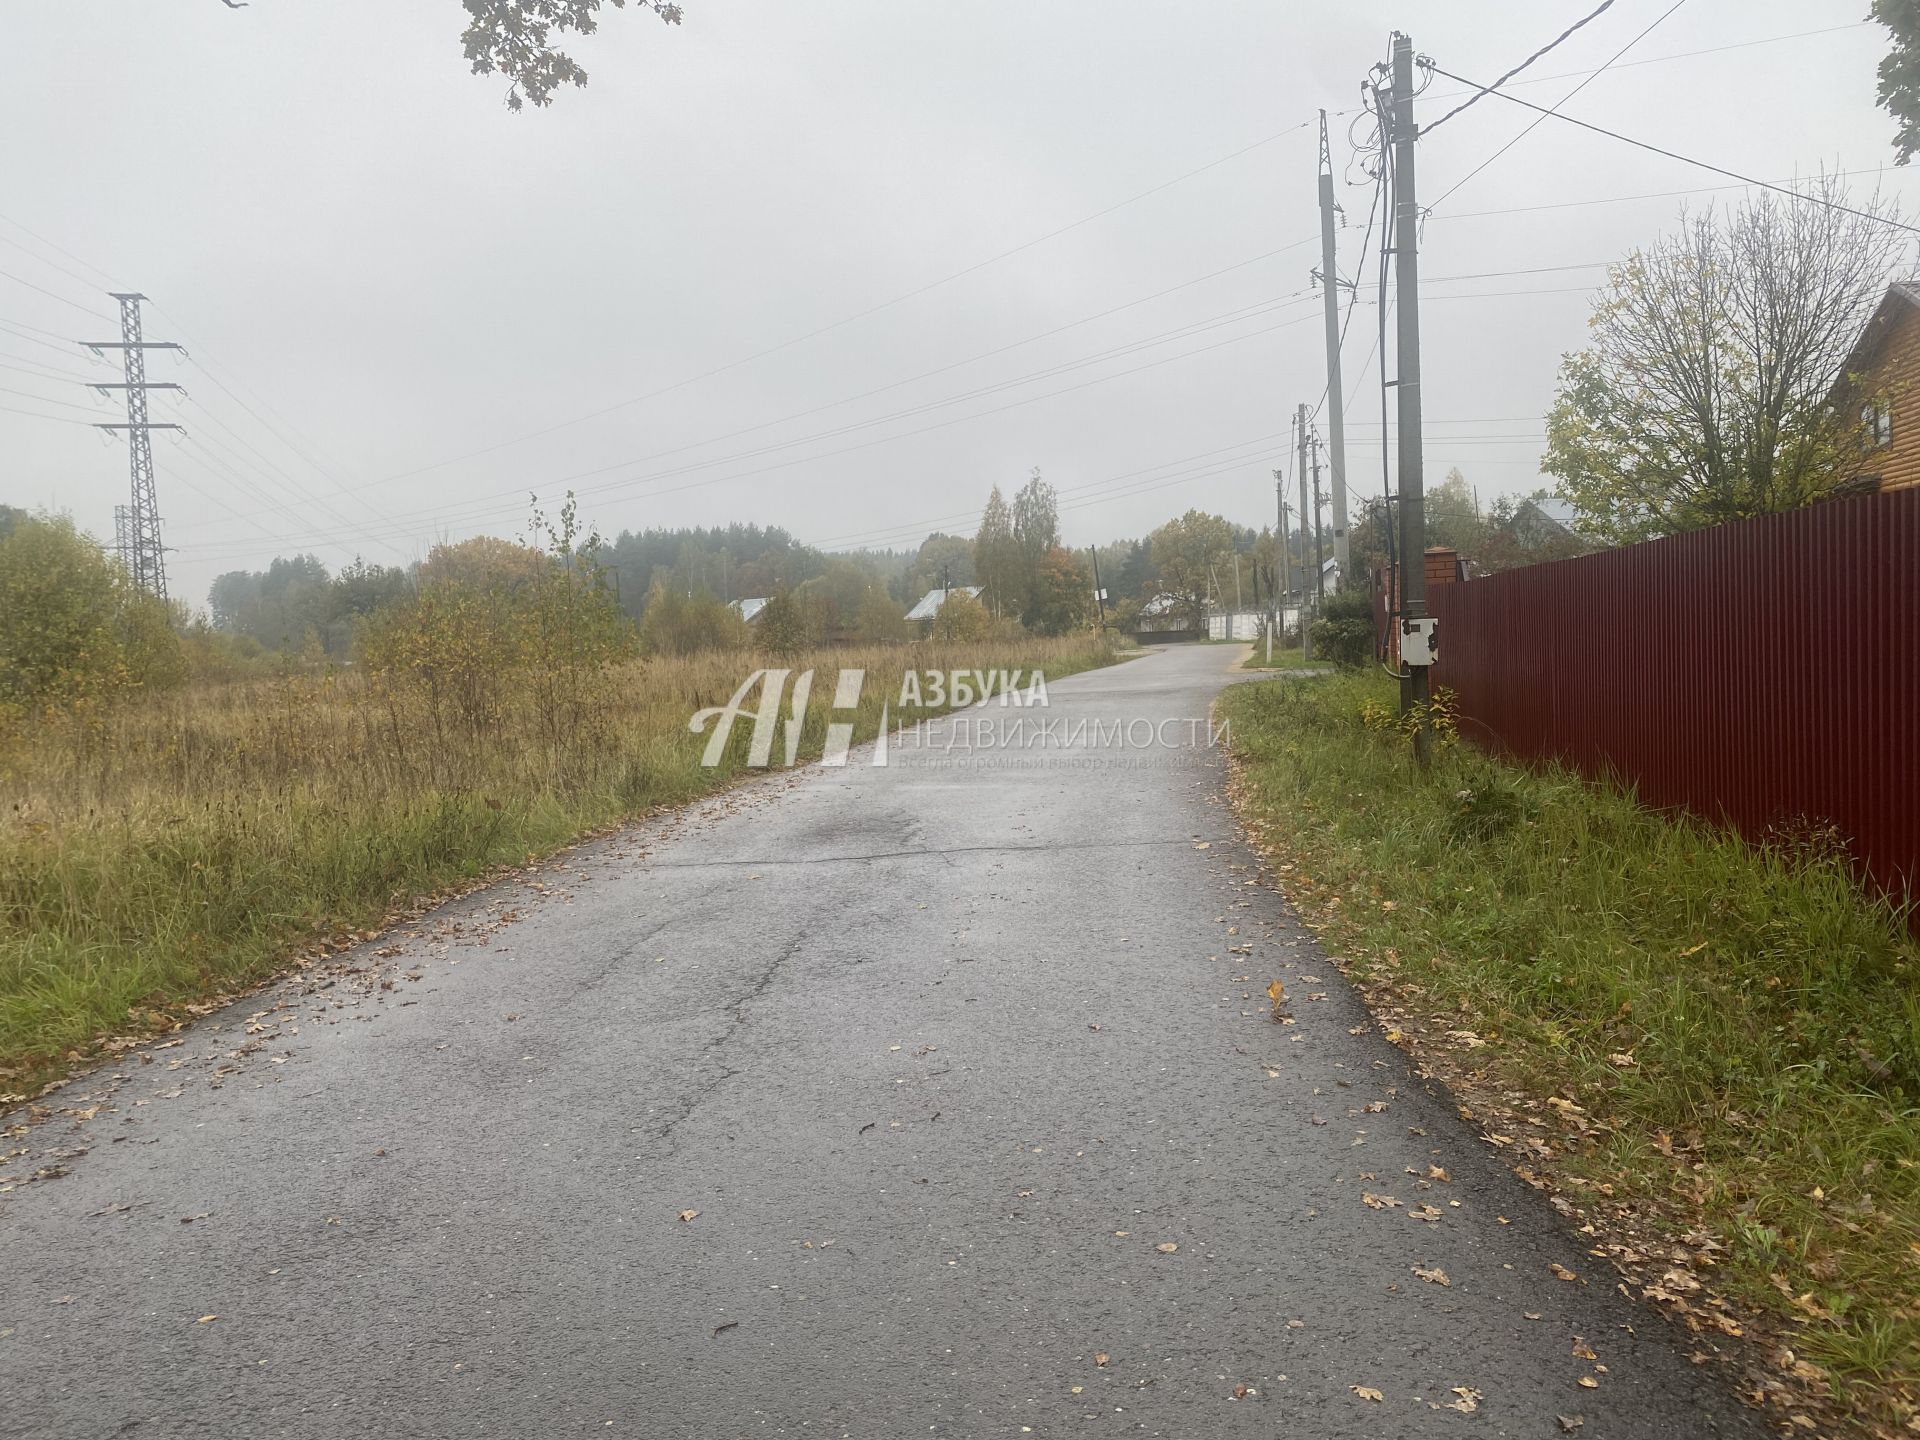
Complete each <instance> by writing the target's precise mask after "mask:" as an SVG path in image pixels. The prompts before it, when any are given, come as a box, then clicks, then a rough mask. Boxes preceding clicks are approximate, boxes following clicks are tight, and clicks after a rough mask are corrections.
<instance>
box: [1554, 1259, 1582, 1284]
mask: <svg viewBox="0 0 1920 1440" xmlns="http://www.w3.org/2000/svg"><path fill="white" fill-rule="evenodd" d="M1547 1269H1549V1270H1551V1271H1552V1272H1553V1278H1554V1279H1556V1280H1578V1279H1579V1278H1580V1277H1579V1276H1578V1275H1576V1274H1574V1273H1573V1271H1571V1270H1569V1269H1567V1267H1566V1266H1564V1265H1562V1264H1561V1263H1560V1262H1559V1261H1558V1260H1554V1261H1551V1262H1549V1263H1548V1265H1547Z"/></svg>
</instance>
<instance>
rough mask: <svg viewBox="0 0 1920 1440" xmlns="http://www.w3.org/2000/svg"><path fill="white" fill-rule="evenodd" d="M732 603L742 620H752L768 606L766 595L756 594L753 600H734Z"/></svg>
mask: <svg viewBox="0 0 1920 1440" xmlns="http://www.w3.org/2000/svg"><path fill="white" fill-rule="evenodd" d="M730 603H731V604H732V606H733V608H734V610H735V611H736V612H737V613H738V614H739V616H740V618H741V619H742V620H751V619H753V617H754V616H756V615H758V614H759V613H760V612H761V611H762V610H764V609H766V608H767V597H766V596H765V595H756V596H755V597H754V598H753V599H751V600H734V601H732V602H730Z"/></svg>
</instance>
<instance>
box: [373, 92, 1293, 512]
mask: <svg viewBox="0 0 1920 1440" xmlns="http://www.w3.org/2000/svg"><path fill="white" fill-rule="evenodd" d="M1313 123H1314V122H1313V121H1310V120H1302V121H1301V122H1300V123H1299V124H1298V125H1290V126H1288V127H1287V128H1286V129H1284V130H1280V131H1276V132H1275V133H1274V134H1272V135H1269V136H1267V137H1266V138H1265V139H1263V140H1256V141H1254V142H1253V143H1252V144H1251V145H1244V146H1242V147H1241V148H1240V149H1238V150H1235V151H1233V152H1232V153H1231V154H1227V155H1222V156H1221V157H1220V158H1219V159H1217V160H1209V161H1208V162H1207V163H1206V164H1204V165H1200V166H1196V167H1195V168H1194V169H1192V170H1188V171H1186V172H1185V173H1184V174H1180V175H1176V176H1174V177H1173V178H1172V179H1171V180H1165V181H1162V182H1161V183H1160V184H1158V185H1154V186H1151V187H1149V188H1148V189H1145V190H1142V191H1140V192H1139V193H1138V194H1137V195H1130V196H1128V197H1127V198H1126V199H1125V200H1121V201H1119V202H1117V203H1115V204H1113V205H1109V206H1107V207H1106V208H1105V209H1103V210H1096V211H1094V213H1093V214H1091V215H1084V216H1082V217H1081V218H1080V219H1078V220H1075V221H1073V222H1072V223H1071V224H1067V225H1062V226H1060V227H1059V228H1058V229H1057V230H1049V231H1048V232H1047V233H1046V234H1044V235H1037V236H1035V237H1034V238H1033V239H1031V240H1027V241H1023V242H1022V243H1021V244H1018V245H1015V246H1013V247H1012V248H1010V249H1007V250H1002V251H1001V252H1000V253H999V254H997V255H990V256H988V257H987V258H986V259H984V260H981V261H977V262H976V263H974V264H972V265H968V266H966V267H964V268H963V269H959V270H955V271H954V272H953V273H952V274H950V275H943V276H941V277H940V278H939V279H938V280H931V281H928V282H927V283H926V284H924V285H921V286H917V287H916V288H914V289H912V290H908V291H906V292H904V293H903V294H900V295H896V296H894V297H893V298H892V299H890V300H883V301H881V302H880V303H879V304H878V305H870V306H868V307H867V308H866V309H864V310H859V311H856V312H854V313H853V314H851V315H847V316H844V317H842V318H841V319H839V320H835V321H833V322H832V323H830V324H827V325H822V326H819V327H818V328H816V329H813V330H809V331H807V332H806V333H805V334H802V335H796V336H794V337H793V338H792V339H790V340H783V341H781V342H780V343H779V344H777V345H769V346H767V347H766V348H764V349H761V350H756V351H755V352H753V353H752V354H751V355H744V356H742V357H741V358H739V359H738V360H729V361H727V362H726V363H725V364H723V365H716V366H714V367H713V368H711V369H709V370H703V371H701V372H700V373H699V374H697V375H690V376H688V377H687V378H686V379H684V380H677V381H675V382H674V383H673V384H671V385H665V386H662V387H660V388H659V389H656V390H649V391H646V392H645V393H643V394H640V395H635V396H631V397H629V398H628V399H625V400H620V401H616V402H615V403H613V404H612V405H605V406H602V407H601V408H600V409H598V410H592V411H589V412H587V413H586V414H584V415H577V416H575V417H574V418H572V419H570V420H562V421H558V422H556V423H555V424H552V425H547V426H543V427H542V428H540V429H538V430H529V431H527V432H526V433H525V434H522V435H516V436H513V437H511V438H509V439H506V440H501V441H497V442H496V443H494V444H492V445H485V446H482V447H480V448H479V449H477V450H469V451H467V452H465V453H464V454H460V455H454V456H450V457H449V458H447V459H445V460H436V461H434V462H433V463H432V464H430V465H422V466H418V467H416V468H415V469H412V470H403V471H400V472H399V473H397V474H394V475H389V476H386V477H385V479H386V480H388V481H392V480H404V479H407V478H409V477H411V476H414V475H421V474H425V473H426V472H427V471H429V470H438V469H442V468H444V467H445V466H448V465H457V464H459V463H461V462H462V461H466V460H472V459H475V458H477V457H479V456H481V455H490V454H493V453H494V452H496V451H499V450H504V449H506V448H508V447H509V446H512V445H519V444H521V443H523V442H525V441H528V440H536V439H539V438H541V437H542V436H546V435H551V434H554V433H555V432H556V431H560V430H566V429H570V428H572V427H573V426H575V425H582V424H585V423H586V422H588V421H590V420H597V419H599V418H601V417H602V416H605V415H611V414H613V413H614V412H615V411H617V410H624V409H627V408H629V407H630V406H634V405H638V404H641V403H643V402H645V401H648V400H656V399H658V398H659V397H660V396H662V395H670V394H672V393H673V392H674V391H676V390H683V389H685V388H686V387H687V386H689V385H693V384H697V383H698V382H700V381H702V380H708V379H711V378H712V377H713V376H715V375H722V374H725V373H726V372H727V371H730V370H737V369H739V368H740V367H741V366H743V365H750V364H752V363H753V362H754V361H756V360H763V359H765V358H766V357H767V356H769V355H776V354H779V353H780V352H781V351H783V350H790V349H792V348H793V347H794V346H796V345H801V344H804V343H806V342H807V341H809V340H815V339H818V338H819V337H820V336H822V335H826V334H830V333H832V332H833V331H835V330H840V329H844V328H845V327H846V326H848V325H852V324H854V323H855V322H857V321H860V320H864V319H866V318H868V317H869V316H872V315H877V314H879V313H880V312H881V311H883V310H890V309H892V308H893V307H894V306H896V305H903V304H905V303H906V302H907V301H909V300H913V299H917V298H918V297H920V296H922V295H925V294H928V293H929V292H931V291H934V290H938V289H940V288H941V287H942V286H945V285H950V284H952V283H953V282H954V281H955V280H960V279H964V278H965V277H966V276H968V275H973V274H976V273H978V272H979V271H981V270H985V269H986V268H988V267H989V266H991V265H997V264H999V263H1000V262H1001V261H1002V260H1006V259H1010V258H1011V257H1013V256H1015V255H1019V254H1021V253H1022V252H1024V251H1027V250H1031V249H1033V248H1034V246H1036V245H1042V244H1045V243H1046V242H1047V241H1049V240H1054V239H1058V238H1059V237H1060V236H1062V235H1065V234H1067V233H1068V232H1069V231H1073V230H1078V229H1079V228H1080V227H1081V226H1083V225H1090V224H1092V223H1093V222H1094V221H1096V220H1101V219H1104V218H1105V217H1106V216H1108V215H1111V214H1113V213H1115V212H1116V211H1119V210H1124V209H1126V208H1127V207H1128V206H1129V205H1134V204H1137V203H1139V202H1140V201H1142V200H1145V199H1148V198H1149V197H1151V196H1154V195H1158V194H1159V193H1160V192H1161V191H1163V190H1169V189H1172V188H1173V187H1174V186H1175V185H1179V184H1183V183H1184V182H1186V181H1188V180H1191V179H1193V178H1194V177H1195V176H1197V175H1203V174H1205V173H1206V172H1207V171H1209V170H1213V169H1216V168H1217V167H1219V166H1221V165H1225V164H1227V163H1228V162H1229V161H1232V160H1237V159H1239V158H1240V157H1241V156H1243V155H1248V154H1251V153H1252V152H1253V151H1255V150H1258V149H1260V148H1261V147H1262V146H1265V145H1271V144H1272V143H1273V142H1274V141H1276V140H1280V139H1283V138H1285V137H1286V136H1288V135H1292V134H1294V133H1295V132H1297V131H1300V130H1304V129H1306V128H1307V127H1308V126H1309V125H1311V124H1313Z"/></svg>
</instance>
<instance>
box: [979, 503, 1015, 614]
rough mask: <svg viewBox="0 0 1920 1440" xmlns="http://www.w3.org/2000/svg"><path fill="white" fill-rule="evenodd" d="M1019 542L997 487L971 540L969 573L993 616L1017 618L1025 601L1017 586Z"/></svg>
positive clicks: (1011, 513) (1011, 516) (1010, 511)
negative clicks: (1014, 616) (977, 583)
mask: <svg viewBox="0 0 1920 1440" xmlns="http://www.w3.org/2000/svg"><path fill="white" fill-rule="evenodd" d="M1020 570H1021V560H1020V541H1019V539H1018V537H1017V536H1016V535H1015V534H1014V530H1013V512H1012V510H1011V509H1009V508H1008V506H1007V502H1006V499H1005V498H1004V497H1003V496H1002V495H1001V494H1000V487H999V486H998V485H996V486H994V487H993V493H992V494H990V495H988V496H987V508H986V509H985V510H984V511H983V512H982V513H981V516H980V529H979V532H978V533H977V534H975V535H974V537H973V573H974V578H975V579H976V580H977V581H978V582H979V584H980V586H981V592H982V593H981V596H980V598H981V600H982V601H984V602H985V604H986V606H987V608H988V610H990V611H991V612H992V613H994V614H996V615H1018V614H1019V613H1020V606H1021V604H1022V602H1023V601H1024V600H1025V598H1026V597H1025V595H1024V593H1023V587H1022V586H1021V583H1020V578H1021V577H1020Z"/></svg>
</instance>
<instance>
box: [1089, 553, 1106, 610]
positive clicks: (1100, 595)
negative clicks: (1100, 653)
mask: <svg viewBox="0 0 1920 1440" xmlns="http://www.w3.org/2000/svg"><path fill="white" fill-rule="evenodd" d="M1087 554H1089V555H1091V556H1092V557H1093V607H1094V609H1095V610H1096V611H1098V612H1099V615H1100V628H1101V629H1102V630H1105V629H1106V628H1107V597H1106V595H1105V593H1104V592H1103V591H1102V590H1101V589H1100V547H1099V546H1098V545H1089V546H1088V547H1087Z"/></svg>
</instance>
